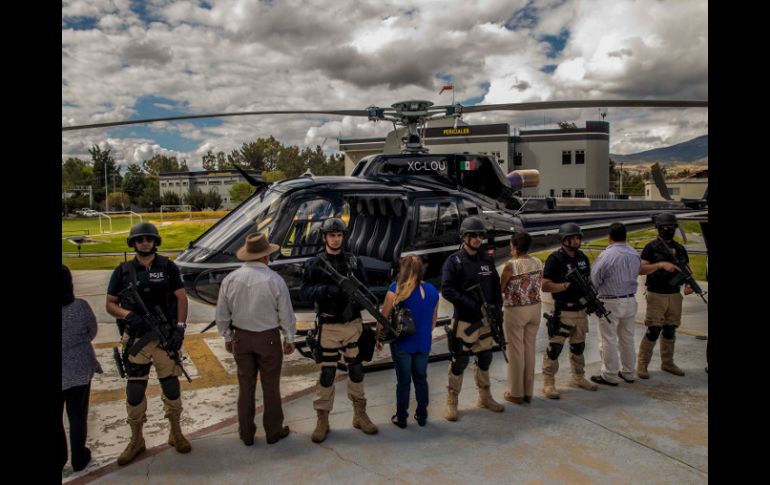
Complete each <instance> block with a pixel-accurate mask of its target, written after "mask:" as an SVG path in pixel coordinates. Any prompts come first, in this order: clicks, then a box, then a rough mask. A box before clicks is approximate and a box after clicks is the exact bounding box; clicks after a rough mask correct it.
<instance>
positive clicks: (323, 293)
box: [300, 250, 368, 322]
mask: <svg viewBox="0 0 770 485" xmlns="http://www.w3.org/2000/svg"><path fill="white" fill-rule="evenodd" d="M325 251H326V250H324V251H322V253H323V252H325ZM320 254H321V253H319V255H317V256H315V257H314V258H311V259H309V260H307V261H306V262H305V266H304V268H303V274H302V288H301V289H300V297H301V298H302V299H303V300H305V301H308V302H314V303H316V304H317V306H316V310H317V312H318V315H319V316H320V315H321V314H325V315H331V317H325V318H329V321H337V322H342V321H343V320H342V314H343V312H344V311H345V307H346V306H347V305H348V303H349V298H348V295H346V294H344V293H340V294H339V296H336V297H329V296H328V292H329V287H330V286H337V284H336V283H335V282H334V279H333V278H332V277H331V276H329V275H328V274H327V273H326V272H325V271H324V270H323V269H321V268H322V266H321V264H320V262H318V261H317V258H319V256H320ZM326 257H327V259H328V260H329V263H331V265H332V267H333V268H334V269H335V270H337V272H338V273H340V274H341V275H342V276H348V262H349V261H350V259H351V258H354V260H355V269H353V270H352V274H353V276H355V277H356V279H358V281H360V282H361V283H363V284H364V286H366V285H367V283H368V281H367V279H366V273H365V272H364V268H363V265H362V264H361V260H360V259H359V258H358V257H357V256H354V255H353V254H351V253H346V252H341V253H340V254H328V253H327V254H326ZM351 310H352V318H351V320H354V319H356V318H360V317H361V309H360V308H359V307H358V305H356V304H355V303H353V304H352V308H351Z"/></svg>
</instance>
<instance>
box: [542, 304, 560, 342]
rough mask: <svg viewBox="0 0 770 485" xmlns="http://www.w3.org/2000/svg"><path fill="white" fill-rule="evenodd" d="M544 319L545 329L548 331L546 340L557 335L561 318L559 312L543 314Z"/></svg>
mask: <svg viewBox="0 0 770 485" xmlns="http://www.w3.org/2000/svg"><path fill="white" fill-rule="evenodd" d="M543 317H544V318H545V328H546V329H547V330H548V338H552V337H555V336H556V335H558V333H559V327H561V318H559V311H558V310H556V311H554V312H553V315H551V314H550V313H543Z"/></svg>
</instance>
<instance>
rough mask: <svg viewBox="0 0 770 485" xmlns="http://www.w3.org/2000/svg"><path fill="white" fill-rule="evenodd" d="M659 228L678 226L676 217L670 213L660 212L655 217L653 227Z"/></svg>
mask: <svg viewBox="0 0 770 485" xmlns="http://www.w3.org/2000/svg"><path fill="white" fill-rule="evenodd" d="M660 226H679V224H678V223H677V222H676V216H675V215H674V214H673V213H671V212H661V213H660V214H658V215H656V216H655V227H660Z"/></svg>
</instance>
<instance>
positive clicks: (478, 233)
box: [465, 232, 486, 239]
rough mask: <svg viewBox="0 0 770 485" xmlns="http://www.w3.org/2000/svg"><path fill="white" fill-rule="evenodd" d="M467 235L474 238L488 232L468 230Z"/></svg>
mask: <svg viewBox="0 0 770 485" xmlns="http://www.w3.org/2000/svg"><path fill="white" fill-rule="evenodd" d="M465 235H466V236H468V237H469V238H471V239H473V238H476V237H484V236H485V235H486V234H484V233H483V232H466V233H465Z"/></svg>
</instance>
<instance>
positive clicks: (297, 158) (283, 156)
mask: <svg viewBox="0 0 770 485" xmlns="http://www.w3.org/2000/svg"><path fill="white" fill-rule="evenodd" d="M306 151H308V149H306ZM307 167H308V165H307V162H306V160H304V159H303V158H302V155H301V154H300V151H299V148H298V147H296V146H290V147H286V148H284V149H283V150H281V152H280V154H279V157H278V162H277V163H276V168H277V169H278V170H280V171H281V172H283V173H285V174H286V177H288V178H292V177H299V176H300V175H302V174H303V173H305V170H307Z"/></svg>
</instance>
